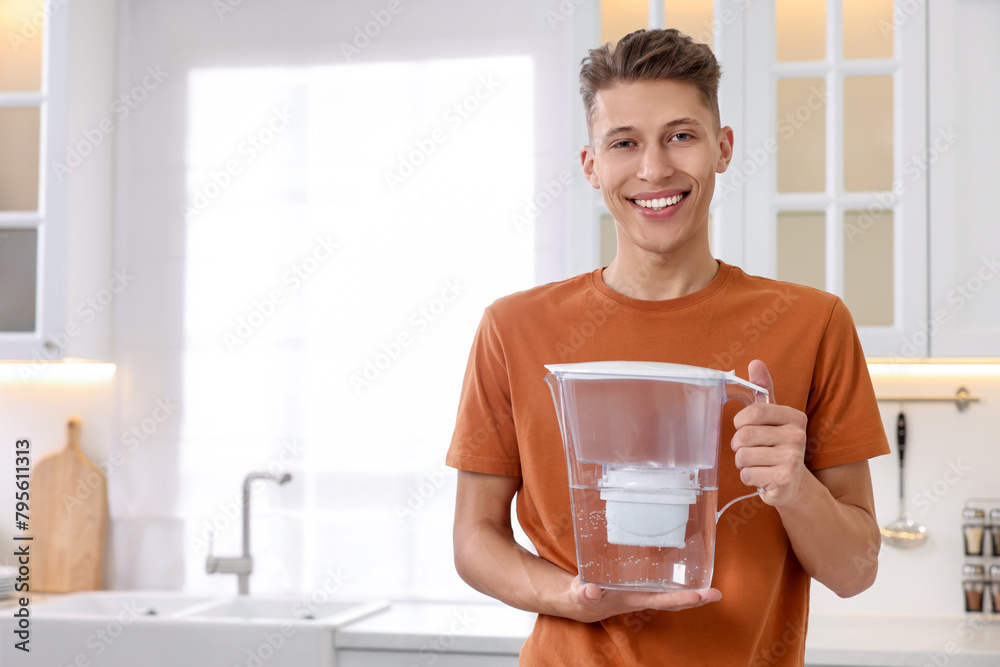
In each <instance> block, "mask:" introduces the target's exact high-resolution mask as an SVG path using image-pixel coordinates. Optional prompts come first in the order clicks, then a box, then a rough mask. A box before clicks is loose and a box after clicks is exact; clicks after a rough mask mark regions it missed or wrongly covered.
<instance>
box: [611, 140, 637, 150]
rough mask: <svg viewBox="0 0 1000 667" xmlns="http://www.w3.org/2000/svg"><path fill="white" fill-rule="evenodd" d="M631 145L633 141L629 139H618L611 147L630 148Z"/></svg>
mask: <svg viewBox="0 0 1000 667" xmlns="http://www.w3.org/2000/svg"><path fill="white" fill-rule="evenodd" d="M631 145H632V142H631V141H629V140H628V139H622V140H621V141H616V142H615V143H613V144H611V147H612V148H628V147H629V146H631Z"/></svg>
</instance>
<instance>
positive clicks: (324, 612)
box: [185, 597, 386, 625]
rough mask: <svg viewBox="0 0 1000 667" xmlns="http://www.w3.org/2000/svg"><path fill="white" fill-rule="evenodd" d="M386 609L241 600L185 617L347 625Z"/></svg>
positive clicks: (193, 611)
mask: <svg viewBox="0 0 1000 667" xmlns="http://www.w3.org/2000/svg"><path fill="white" fill-rule="evenodd" d="M385 608H386V605H385V604H384V603H382V602H367V603H357V602H343V601H330V602H324V603H323V604H315V603H312V602H309V601H303V600H301V599H295V598H288V599H272V598H268V599H261V598H252V597H237V598H233V599H231V600H226V601H223V602H215V603H211V602H210V603H208V604H205V605H202V606H201V607H196V608H193V609H191V610H189V611H188V612H187V613H186V614H185V615H186V616H188V617H190V618H192V619H200V618H216V619H274V620H297V621H318V622H321V623H323V624H333V625H343V624H345V623H350V622H351V621H355V620H358V619H359V618H362V617H364V616H369V615H370V614H373V613H375V612H378V611H382V610H383V609H385Z"/></svg>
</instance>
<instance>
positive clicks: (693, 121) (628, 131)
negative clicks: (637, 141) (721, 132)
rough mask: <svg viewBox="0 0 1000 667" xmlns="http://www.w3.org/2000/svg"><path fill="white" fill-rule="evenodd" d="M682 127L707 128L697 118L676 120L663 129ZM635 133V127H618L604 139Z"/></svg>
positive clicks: (605, 135) (606, 134) (611, 130)
mask: <svg viewBox="0 0 1000 667" xmlns="http://www.w3.org/2000/svg"><path fill="white" fill-rule="evenodd" d="M682 125H698V126H701V127H704V126H705V124H704V123H702V122H701V121H700V120H698V119H697V118H675V119H674V120H672V121H670V122H668V123H666V124H665V125H664V126H663V129H664V130H672V129H674V128H675V127H679V126H682ZM635 131H636V128H635V126H634V125H619V126H618V127H615V128H612V129H610V130H608V131H607V132H605V133H604V136H603V137H602V138H603V139H604V140H605V141H607V140H608V139H611V138H612V137H617V136H618V135H621V134H633V133H634V132H635Z"/></svg>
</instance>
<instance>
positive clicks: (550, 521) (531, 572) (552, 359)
mask: <svg viewBox="0 0 1000 667" xmlns="http://www.w3.org/2000/svg"><path fill="white" fill-rule="evenodd" d="M719 76H720V70H719V66H718V63H717V62H716V60H715V57H714V55H713V54H712V52H711V50H710V49H709V48H708V47H707V46H705V45H702V44H696V43H694V42H692V41H691V39H690V38H688V37H686V36H684V35H682V34H680V33H678V32H677V31H676V30H651V31H645V30H640V31H638V32H635V33H632V34H631V35H628V36H626V37H625V38H623V39H622V40H621V41H620V42H619V43H618V44H617V45H615V46H614V47H612V46H611V45H605V46H604V47H602V48H599V49H594V50H592V51H591V52H590V55H589V56H588V57H587V58H586V59H585V60H584V62H583V67H582V69H581V73H580V82H581V92H582V95H583V102H584V108H585V110H586V114H587V124H588V128H589V132H590V144H589V145H588V146H586V147H584V149H583V151H582V153H581V158H582V163H583V171H584V174H585V175H586V177H587V180H588V182H589V183H590V185H592V186H593V187H594V188H597V189H599V190H600V191H601V194H602V196H603V198H604V202H605V204H606V205H607V207H608V210H609V211H610V212H611V214H612V216H613V217H614V220H615V225H616V232H617V238H618V252H617V255H616V256H615V259H614V261H612V262H611V263H610V264H609V265H608V266H607V267H604V268H602V269H596V270H595V271H593V272H589V273H586V274H583V275H581V276H577V277H575V278H571V279H569V280H566V281H562V282H558V283H552V284H549V285H543V286H541V287H537V288H535V289H532V290H528V291H525V292H521V293H518V294H513V295H511V296H508V297H505V298H502V299H500V300H498V301H497V302H495V303H494V304H493V305H491V306H490V307H489V308H488V309H487V310H486V312H485V314H484V316H483V321H482V323H481V325H480V328H479V331H478V332H477V335H476V338H475V341H474V342H473V346H472V353H471V355H470V359H469V365H468V368H467V371H466V377H465V382H464V385H463V388H462V395H461V399H460V405H459V412H458V420H457V424H456V428H455V433H454V436H453V439H452V444H451V448H450V450H449V452H448V458H447V462H448V464H449V465H451V466H454V467H456V468H458V469H459V471H460V472H459V476H458V498H457V503H456V511H455V527H454V541H455V563H456V567H457V569H458V572H459V574H460V575H461V576H462V577H463V579H465V581H466V582H468V583H469V584H470V585H471V586H472V587H474V588H475V589H477V590H479V591H481V592H483V593H486V594H487V595H491V596H493V597H495V598H497V599H499V600H502V601H503V602H505V603H507V604H509V605H511V606H514V607H517V608H520V609H525V610H528V611H533V612H537V613H538V614H539V616H538V621H537V623H536V625H535V629H534V631H533V632H532V634H531V636H530V637H529V638H528V640H527V642H526V643H525V645H524V647H523V649H522V651H521V664H522V665H531V666H535V665H544V666H549V665H560V666H562V665H565V666H567V667H570V666H572V667H580V666H585V665H611V666H616V667H625V666H629V667H631V666H639V665H642V666H644V667H646V666H650V665H713V666H714V665H726V666H730V665H801V664H802V662H803V655H804V644H805V634H806V625H807V616H808V604H809V585H810V579H811V578H815V579H816V580H818V581H820V582H821V583H823V584H824V585H826V586H827V587H829V588H830V589H831V590H833V591H834V592H836V593H837V594H838V595H841V596H844V597H846V596H851V595H855V594H857V593H859V592H861V591H863V590H865V589H866V588H868V587H869V586H870V585H871V584H872V582H873V581H874V579H875V573H876V570H877V555H878V550H879V544H880V537H879V529H878V525H877V523H876V521H875V517H874V509H873V500H872V488H871V479H870V475H869V470H868V459H869V458H870V457H872V456H877V455H880V454H884V453H887V452H888V444H887V442H886V438H885V433H884V431H883V428H882V421H881V418H880V415H879V412H878V409H877V406H876V403H875V397H874V392H873V391H872V386H871V380H870V378H869V376H868V371H867V366H866V365H865V359H864V355H863V353H862V350H861V346H860V343H859V341H858V337H857V334H856V332H855V329H854V325H853V322H852V320H851V317H850V314H849V313H848V311H847V309H846V308H845V307H844V304H843V303H842V302H841V301H840V299H838V298H837V297H835V296H833V295H830V294H826V293H824V292H820V291H818V290H814V289H811V288H807V287H801V286H798V285H792V284H789V283H782V282H778V281H773V280H768V279H764V278H759V277H754V276H749V275H747V274H745V273H744V272H743V271H741V270H740V269H738V268H737V267H734V266H730V265H727V264H725V263H723V262H720V261H718V260H716V259H715V258H714V257H713V256H712V253H711V248H710V246H709V235H708V213H709V205H710V203H711V200H712V195H713V192H714V189H715V175H716V174H717V173H721V172H724V171H725V170H726V168H727V167H728V166H729V162H730V160H731V158H732V151H733V131H732V130H731V129H730V128H729V127H722V125H721V123H720V119H719V111H718V102H717V90H718V82H719ZM585 323H589V324H590V326H589V328H588V333H589V334H590V335H588V336H586V337H582V336H580V335H579V333H578V332H579V331H580V328H581V325H583V324H585ZM751 323H754V327H753V329H752V333H753V334H754V335H753V336H749V335H748V333H747V332H748V326H749V325H750V324H751ZM764 323H766V324H764ZM720 358H725V359H726V361H727V363H728V362H729V361H730V360H732V366H735V367H736V370H737V372H738V373H739V374H740V375H742V376H744V377H749V378H750V380H751V381H752V382H755V383H757V384H759V385H762V386H765V387H767V388H768V389H770V390H771V393H772V398H773V399H774V400H773V402H772V403H770V404H764V403H758V404H755V405H752V406H750V407H747V408H744V409H742V410H740V411H739V412H736V411H735V408H734V407H727V413H726V415H727V418H726V420H725V421H724V429H723V435H722V442H723V447H722V453H721V456H720V484H719V504H720V506H721V505H722V504H723V503H725V502H728V501H729V500H730V499H732V498H735V497H737V496H741V495H744V494H745V493H746V492H747V487H758V488H759V489H760V492H759V494H758V497H757V498H754V499H752V500H750V501H744V503H741V505H740V506H737V507H739V508H740V509H737V508H734V509H732V510H729V512H727V514H726V515H723V518H722V521H721V523H720V525H719V528H718V532H717V537H716V560H715V575H714V579H713V588H711V589H705V590H700V591H671V592H664V593H645V592H637V591H620V590H602V589H600V588H599V587H598V586H596V585H594V584H587V585H583V584H582V583H581V582H580V579H579V577H578V576H577V565H576V551H575V545H574V537H573V522H572V508H571V505H570V496H569V489H568V481H567V476H566V470H565V458H564V455H563V451H562V443H561V439H560V434H559V426H558V423H557V420H556V414H555V410H554V408H553V406H552V401H551V399H550V397H549V395H548V388H547V386H546V385H545V383H544V382H543V377H544V376H545V372H546V371H545V368H544V365H545V364H550V363H559V362H583V361H601V360H643V361H660V362H673V363H683V364H691V365H696V366H707V367H718V366H719V364H718V363H717V361H716V360H718V359H720ZM722 370H730V369H729V368H725V369H722ZM772 377H773V381H772ZM515 497H516V499H517V516H518V521H519V522H520V524H521V526H522V528H523V529H524V532H525V534H526V535H527V536H528V538H529V539H530V540H531V542H532V544H533V546H534V550H535V552H536V553H532V552H531V551H528V550H526V549H524V548H522V547H521V546H520V545H519V544H518V543H517V542H516V541H515V540H514V537H513V531H512V527H511V517H510V505H511V501H512V500H514V498H515Z"/></svg>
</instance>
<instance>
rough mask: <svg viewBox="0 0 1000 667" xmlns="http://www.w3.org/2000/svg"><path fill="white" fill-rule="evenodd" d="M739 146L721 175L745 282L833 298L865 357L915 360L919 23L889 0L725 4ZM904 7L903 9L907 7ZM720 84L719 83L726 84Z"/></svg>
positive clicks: (920, 282) (917, 15)
mask: <svg viewBox="0 0 1000 667" xmlns="http://www.w3.org/2000/svg"><path fill="white" fill-rule="evenodd" d="M725 4H731V5H733V6H734V9H733V12H732V15H733V16H734V17H736V19H737V20H738V21H742V22H744V23H745V25H744V26H743V30H742V31H734V30H732V29H731V28H732V26H731V27H728V28H726V29H725V30H724V31H722V33H721V37H720V39H719V41H720V42H723V44H722V47H723V49H726V45H725V42H726V40H729V41H730V42H732V41H734V40H742V48H741V49H740V52H741V53H742V55H743V59H742V62H735V61H733V59H732V55H733V53H732V51H731V50H726V51H724V52H723V56H724V60H723V69H724V71H731V70H733V69H738V74H737V76H738V77H739V78H741V80H742V88H743V94H742V96H741V99H742V105H743V110H742V118H740V117H739V116H737V120H736V121H728V122H730V123H733V122H742V123H743V131H742V137H740V135H737V142H736V144H737V146H738V147H740V146H742V148H741V149H740V150H739V151H738V152H737V154H736V155H735V156H734V160H733V164H732V165H731V167H730V169H729V171H728V172H727V173H726V174H725V175H724V176H723V177H722V178H720V179H719V180H720V185H719V188H718V189H717V193H716V196H717V198H718V197H719V195H720V193H721V195H723V204H722V210H721V213H722V218H723V225H724V226H728V225H729V222H728V221H730V220H742V225H741V227H742V229H743V243H742V246H743V247H742V258H743V260H742V263H743V266H744V268H746V269H747V271H748V272H750V273H754V274H757V275H763V276H767V277H772V278H777V279H779V280H788V281H790V282H796V283H800V284H805V285H810V286H813V287H816V288H818V289H822V290H825V291H828V292H831V293H834V294H837V295H839V296H840V297H841V298H842V299H843V300H844V301H845V303H846V304H847V306H848V308H850V310H851V312H852V314H853V315H854V319H855V324H856V325H857V327H858V332H859V334H860V336H861V340H862V344H863V346H864V349H865V353H866V355H867V356H894V357H900V356H912V357H923V356H925V355H926V354H927V349H928V346H927V340H926V338H927V337H926V336H923V337H922V336H920V335H917V332H919V331H920V328H921V326H922V325H923V324H924V323H925V322H926V314H927V234H926V230H927V169H926V167H927V165H926V160H925V159H924V158H925V153H926V151H925V146H926V98H925V92H926V66H925V56H926V49H925V47H926V42H925V40H926V21H925V17H924V15H923V11H924V9H923V5H919V6H917V7H916V9H915V11H912V12H910V13H905V7H904V5H906V3H900V2H896V3H893V2H892V0H863V1H862V0H772V1H770V2H759V3H757V2H754V3H746V2H742V1H740V0H730V1H729V2H727V3H725ZM911 9H912V8H911ZM725 76H727V75H726V74H724V77H725Z"/></svg>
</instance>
